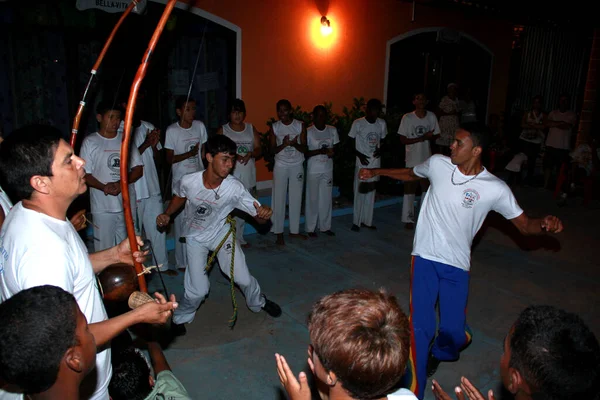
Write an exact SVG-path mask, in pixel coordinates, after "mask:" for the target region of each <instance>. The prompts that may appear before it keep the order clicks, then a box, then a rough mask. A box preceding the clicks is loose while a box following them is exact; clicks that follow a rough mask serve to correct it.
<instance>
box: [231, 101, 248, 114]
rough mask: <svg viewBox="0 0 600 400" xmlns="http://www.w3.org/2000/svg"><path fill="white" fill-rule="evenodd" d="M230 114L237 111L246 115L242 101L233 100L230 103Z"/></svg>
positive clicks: (244, 104)
mask: <svg viewBox="0 0 600 400" xmlns="http://www.w3.org/2000/svg"><path fill="white" fill-rule="evenodd" d="M229 110H230V111H231V112H233V111H238V112H243V113H244V114H245V113H246V103H244V100H242V99H235V100H233V101H232V102H231V107H230V108H229Z"/></svg>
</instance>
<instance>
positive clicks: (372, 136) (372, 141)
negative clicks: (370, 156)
mask: <svg viewBox="0 0 600 400" xmlns="http://www.w3.org/2000/svg"><path fill="white" fill-rule="evenodd" d="M367 143H368V144H369V147H370V148H371V151H375V150H376V149H377V145H378V144H379V134H378V133H377V132H369V133H367Z"/></svg>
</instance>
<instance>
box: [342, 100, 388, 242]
mask: <svg viewBox="0 0 600 400" xmlns="http://www.w3.org/2000/svg"><path fill="white" fill-rule="evenodd" d="M381 107H382V106H381V101H379V100H377V99H371V100H369V101H368V102H367V111H366V115H365V116H364V117H363V118H359V119H357V120H355V121H354V122H353V123H352V128H350V132H349V133H348V137H350V138H352V139H354V141H355V143H354V144H355V149H356V150H355V154H356V168H355V169H354V171H355V172H354V218H353V225H352V230H353V231H355V232H358V231H360V228H361V227H365V228H369V229H375V226H373V208H374V207H375V182H377V181H379V177H376V176H375V177H373V178H369V179H361V178H359V176H358V171H359V170H360V169H361V168H379V167H380V166H381V159H380V158H379V157H380V155H381V154H380V153H381V140H382V139H383V138H384V137H386V135H387V124H386V123H385V121H384V120H383V119H381V118H379V114H381Z"/></svg>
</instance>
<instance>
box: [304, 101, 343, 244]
mask: <svg viewBox="0 0 600 400" xmlns="http://www.w3.org/2000/svg"><path fill="white" fill-rule="evenodd" d="M326 122H327V109H326V108H325V106H323V105H321V104H319V105H318V106H316V107H315V108H314V109H313V125H312V126H311V127H310V128H308V130H307V132H306V142H307V145H308V151H307V152H306V157H307V158H308V166H307V167H306V174H307V178H306V201H305V203H304V208H305V209H304V214H305V216H306V223H305V227H306V229H305V230H306V232H307V233H308V236H310V237H316V236H317V233H316V232H315V230H316V228H317V219H318V222H319V230H320V231H321V233H324V234H326V235H328V236H335V234H334V233H333V231H332V230H331V208H332V204H331V201H332V198H331V196H332V189H333V152H334V150H333V149H334V146H335V145H336V144H338V143H339V142H340V138H339V135H338V131H337V129H336V128H335V127H334V126H331V125H326Z"/></svg>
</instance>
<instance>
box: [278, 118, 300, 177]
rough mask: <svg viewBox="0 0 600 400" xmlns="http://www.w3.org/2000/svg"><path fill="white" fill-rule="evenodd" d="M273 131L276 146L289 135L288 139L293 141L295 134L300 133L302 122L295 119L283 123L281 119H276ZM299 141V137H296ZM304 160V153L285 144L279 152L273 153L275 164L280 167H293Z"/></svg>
mask: <svg viewBox="0 0 600 400" xmlns="http://www.w3.org/2000/svg"><path fill="white" fill-rule="evenodd" d="M273 133H274V134H275V140H276V142H277V146H281V144H282V143H283V138H285V137H286V136H288V135H289V137H290V141H293V140H294V139H295V138H296V136H299V135H300V134H301V133H302V122H300V121H298V120H297V119H295V120H293V121H292V123H291V124H289V125H285V124H284V123H283V122H281V121H277V122H275V123H274V124H273ZM298 141H300V138H298ZM303 162H304V153H301V152H299V151H298V150H296V148H295V147H294V146H287V147H286V148H285V149H283V150H281V151H280V152H279V153H277V154H275V166H280V167H295V166H296V165H300V164H302V163H303Z"/></svg>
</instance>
